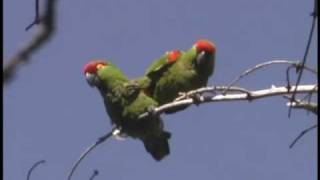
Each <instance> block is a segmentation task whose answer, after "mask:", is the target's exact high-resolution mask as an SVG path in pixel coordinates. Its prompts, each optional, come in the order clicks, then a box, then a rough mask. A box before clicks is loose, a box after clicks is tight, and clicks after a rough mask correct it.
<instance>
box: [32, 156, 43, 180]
mask: <svg viewBox="0 0 320 180" xmlns="http://www.w3.org/2000/svg"><path fill="white" fill-rule="evenodd" d="M45 162H46V161H45V160H40V161H38V162H36V163H34V164H33V166H32V167H31V168H30V169H29V171H28V175H27V180H30V177H31V173H32V171H33V170H34V169H35V168H36V167H37V166H38V165H40V164H43V163H45Z"/></svg>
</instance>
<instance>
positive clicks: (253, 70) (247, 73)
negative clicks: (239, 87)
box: [223, 60, 317, 94]
mask: <svg viewBox="0 0 320 180" xmlns="http://www.w3.org/2000/svg"><path fill="white" fill-rule="evenodd" d="M275 64H286V65H290V66H289V67H296V68H298V67H299V68H302V69H306V70H308V71H310V72H312V73H313V74H315V75H316V74H317V71H316V70H314V69H312V68H310V67H308V66H305V65H304V66H301V64H300V63H299V62H298V61H296V62H295V61H288V60H271V61H266V62H263V63H260V64H257V65H255V66H253V67H251V68H249V69H247V70H246V71H244V72H243V73H242V74H240V76H238V77H236V78H235V79H234V80H233V81H232V82H231V83H230V84H229V85H228V87H231V86H233V85H235V84H236V83H237V82H239V81H240V80H241V79H242V78H243V77H245V76H247V75H249V74H251V73H253V72H255V71H256V70H258V69H261V68H264V67H266V66H270V65H275ZM287 71H288V70H287ZM287 73H288V72H287ZM287 79H288V75H287ZM288 83H289V82H288ZM228 89H229V88H227V89H226V90H225V91H224V92H223V94H225V93H226V91H227V90H228Z"/></svg>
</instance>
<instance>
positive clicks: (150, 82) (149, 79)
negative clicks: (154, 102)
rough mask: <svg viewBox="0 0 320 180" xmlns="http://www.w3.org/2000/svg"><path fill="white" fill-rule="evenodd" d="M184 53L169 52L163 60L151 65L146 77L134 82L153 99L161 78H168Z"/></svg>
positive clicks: (160, 59)
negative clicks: (170, 71)
mask: <svg viewBox="0 0 320 180" xmlns="http://www.w3.org/2000/svg"><path fill="white" fill-rule="evenodd" d="M183 53H184V52H182V51H180V50H173V51H167V52H166V53H165V54H164V55H163V56H162V57H161V58H159V59H157V60H155V61H154V62H153V63H152V64H151V66H150V67H149V68H148V69H147V71H146V72H145V75H144V76H142V77H140V78H137V79H135V80H133V81H136V82H137V83H138V84H139V85H140V87H141V88H142V89H143V90H144V92H145V93H146V94H147V95H149V96H151V97H152V96H153V94H154V90H155V87H156V85H157V83H158V81H159V80H160V78H162V77H164V76H166V73H167V72H168V69H169V68H170V67H171V66H172V65H173V64H174V63H176V62H177V60H178V59H179V58H180V57H181V55H182V54H183Z"/></svg>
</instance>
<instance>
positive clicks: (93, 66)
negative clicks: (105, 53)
mask: <svg viewBox="0 0 320 180" xmlns="http://www.w3.org/2000/svg"><path fill="white" fill-rule="evenodd" d="M107 64H108V63H107V62H105V61H101V60H97V61H91V62H89V63H88V64H86V65H85V66H84V69H83V71H84V74H86V73H91V74H95V73H96V72H97V70H98V69H101V68H102V67H104V66H106V65H107Z"/></svg>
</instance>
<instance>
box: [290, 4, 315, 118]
mask: <svg viewBox="0 0 320 180" xmlns="http://www.w3.org/2000/svg"><path fill="white" fill-rule="evenodd" d="M317 1H318V0H314V7H313V13H312V14H311V15H312V17H313V18H312V25H311V28H310V32H309V38H308V42H307V46H306V50H305V52H304V55H303V59H302V63H301V67H302V68H299V69H297V73H299V74H298V78H297V82H296V87H297V86H298V85H299V84H300V81H301V77H302V73H303V70H304V68H303V67H304V66H305V64H306V61H307V56H308V53H309V49H310V44H311V41H312V35H313V31H314V28H315V24H316V19H317V16H318V7H317ZM295 95H296V89H295V90H294V93H293V94H292V97H291V100H290V102H293V101H294V98H295ZM291 108H292V106H290V108H289V112H288V116H289V117H290V114H291Z"/></svg>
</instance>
